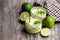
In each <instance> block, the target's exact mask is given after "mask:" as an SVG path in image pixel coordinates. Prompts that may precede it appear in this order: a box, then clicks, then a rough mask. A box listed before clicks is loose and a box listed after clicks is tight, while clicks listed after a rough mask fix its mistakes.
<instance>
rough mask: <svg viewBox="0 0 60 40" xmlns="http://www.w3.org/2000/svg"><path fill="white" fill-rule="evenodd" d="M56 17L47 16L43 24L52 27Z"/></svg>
mask: <svg viewBox="0 0 60 40" xmlns="http://www.w3.org/2000/svg"><path fill="white" fill-rule="evenodd" d="M54 22H55V20H54V17H52V16H46V18H45V19H44V20H43V25H44V26H46V27H49V28H52V26H53V25H54Z"/></svg>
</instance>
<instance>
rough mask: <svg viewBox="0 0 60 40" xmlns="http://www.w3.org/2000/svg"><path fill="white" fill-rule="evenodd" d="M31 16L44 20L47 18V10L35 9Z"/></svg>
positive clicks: (32, 10)
mask: <svg viewBox="0 0 60 40" xmlns="http://www.w3.org/2000/svg"><path fill="white" fill-rule="evenodd" d="M31 16H32V17H33V18H37V19H39V20H43V19H44V18H45V17H46V10H45V9H44V8H42V7H33V8H32V9H31Z"/></svg>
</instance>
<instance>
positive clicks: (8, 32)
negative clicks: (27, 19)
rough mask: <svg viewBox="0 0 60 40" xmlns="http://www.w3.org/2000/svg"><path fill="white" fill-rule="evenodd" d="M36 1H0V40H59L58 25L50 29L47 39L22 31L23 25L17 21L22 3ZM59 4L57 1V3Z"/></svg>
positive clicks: (59, 26)
mask: <svg viewBox="0 0 60 40" xmlns="http://www.w3.org/2000/svg"><path fill="white" fill-rule="evenodd" d="M35 1H37V0H0V40H60V23H56V24H55V25H54V26H53V28H52V29H51V35H50V36H49V37H46V38H44V37H41V35H40V33H38V34H34V35H33V34H28V33H26V32H25V31H24V30H23V27H24V24H23V23H21V22H20V21H19V11H21V5H22V3H24V2H31V3H34V2H35ZM58 2H59V1H58Z"/></svg>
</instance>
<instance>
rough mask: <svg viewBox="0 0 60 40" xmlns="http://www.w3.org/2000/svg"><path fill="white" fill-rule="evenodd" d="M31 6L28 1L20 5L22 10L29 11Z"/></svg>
mask: <svg viewBox="0 0 60 40" xmlns="http://www.w3.org/2000/svg"><path fill="white" fill-rule="evenodd" d="M32 7H33V5H32V4H31V3H29V2H26V3H24V4H23V5H22V10H23V11H27V12H30V10H31V8H32Z"/></svg>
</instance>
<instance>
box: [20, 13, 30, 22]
mask: <svg viewBox="0 0 60 40" xmlns="http://www.w3.org/2000/svg"><path fill="white" fill-rule="evenodd" d="M27 18H29V13H28V12H22V13H21V15H20V20H22V21H25V20H26V19H27Z"/></svg>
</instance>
